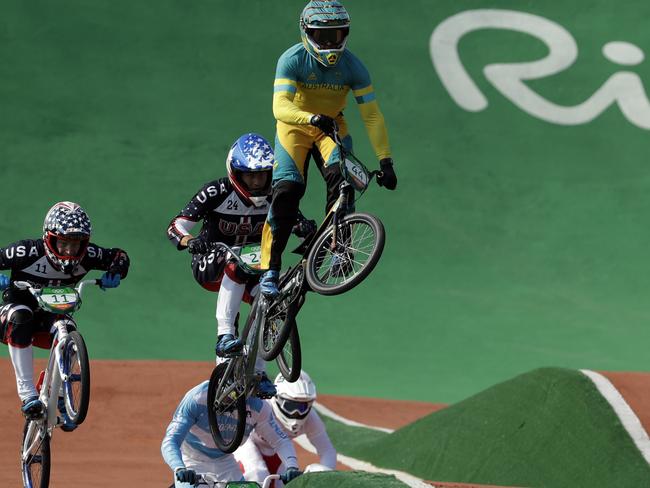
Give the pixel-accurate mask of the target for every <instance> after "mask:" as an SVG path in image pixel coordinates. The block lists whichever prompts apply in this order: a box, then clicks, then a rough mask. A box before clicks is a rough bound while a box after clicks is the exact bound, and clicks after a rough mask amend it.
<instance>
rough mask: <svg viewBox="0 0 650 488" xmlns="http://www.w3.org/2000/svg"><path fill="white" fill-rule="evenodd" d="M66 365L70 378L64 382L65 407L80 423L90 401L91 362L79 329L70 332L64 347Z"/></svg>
mask: <svg viewBox="0 0 650 488" xmlns="http://www.w3.org/2000/svg"><path fill="white" fill-rule="evenodd" d="M63 358H64V367H65V368H66V369H67V371H65V373H67V375H68V380H67V381H64V382H63V394H64V397H65V409H66V413H67V414H68V417H70V420H71V421H72V422H74V423H75V424H77V425H80V424H81V423H82V422H83V421H84V420H85V419H86V414H87V413H88V405H89V403H90V363H89V361H88V351H87V349H86V343H85V342H84V340H83V337H81V334H79V332H77V331H72V332H70V333H69V334H68V337H67V339H66V343H65V347H64V349H63Z"/></svg>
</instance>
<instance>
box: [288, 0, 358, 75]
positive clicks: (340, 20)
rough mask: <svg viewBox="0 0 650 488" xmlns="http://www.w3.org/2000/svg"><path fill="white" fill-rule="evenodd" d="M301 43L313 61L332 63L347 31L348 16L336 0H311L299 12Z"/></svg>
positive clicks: (340, 53)
mask: <svg viewBox="0 0 650 488" xmlns="http://www.w3.org/2000/svg"><path fill="white" fill-rule="evenodd" d="M300 31H301V37H302V44H303V46H305V49H306V50H307V52H308V53H309V54H311V55H312V56H313V57H314V58H315V59H316V61H318V62H319V63H320V64H322V65H323V66H325V67H327V68H331V67H333V66H336V64H337V63H338V62H339V59H341V55H342V54H343V51H344V50H345V43H346V42H347V40H348V34H349V33H350V16H349V15H348V12H347V11H346V10H345V8H344V7H343V5H341V3H340V2H338V1H337V0H311V1H310V2H309V3H308V4H307V5H306V6H305V8H304V9H303V11H302V14H301V15H300Z"/></svg>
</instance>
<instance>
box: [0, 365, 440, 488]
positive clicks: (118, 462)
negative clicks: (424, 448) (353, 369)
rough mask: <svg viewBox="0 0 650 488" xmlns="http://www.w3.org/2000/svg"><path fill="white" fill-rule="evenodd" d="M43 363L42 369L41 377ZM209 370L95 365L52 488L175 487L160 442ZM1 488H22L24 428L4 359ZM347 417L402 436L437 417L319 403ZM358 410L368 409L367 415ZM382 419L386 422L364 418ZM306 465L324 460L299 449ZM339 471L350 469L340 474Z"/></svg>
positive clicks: (388, 406) (351, 403)
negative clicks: (400, 430) (82, 415)
mask: <svg viewBox="0 0 650 488" xmlns="http://www.w3.org/2000/svg"><path fill="white" fill-rule="evenodd" d="M43 367H44V361H36V368H35V369H36V371H40V369H42V368H43ZM211 370H212V365H211V364H210V363H188V362H174V361H166V362H156V361H128V362H127V361H92V362H91V371H92V382H91V397H90V409H89V412H88V417H87V419H86V421H85V422H84V424H83V425H81V426H80V427H79V428H78V429H77V430H76V431H74V432H72V433H65V432H61V431H60V430H58V429H57V430H55V432H54V435H53V438H52V476H51V483H50V486H51V487H52V488H75V487H84V488H93V487H97V488H100V487H101V488H106V487H127V486H129V487H130V486H137V487H139V488H149V487H151V488H161V487H165V486H169V483H170V482H171V471H170V470H169V468H168V467H167V465H166V464H165V463H164V462H163V459H162V457H161V455H160V442H161V441H162V437H163V435H164V433H165V428H166V427H167V424H168V423H169V421H170V420H171V417H172V414H173V412H174V409H175V408H176V405H178V402H179V401H180V400H181V398H182V397H183V395H184V394H185V392H187V390H189V389H190V388H192V387H193V386H195V385H197V384H198V383H200V382H201V381H204V380H205V379H206V378H208V377H209V375H210V372H211ZM0 377H2V378H4V380H3V381H2V382H1V383H0V415H2V419H3V422H2V425H3V427H2V430H1V435H0V473H1V475H0V480H1V481H2V483H0V486H3V487H5V486H7V487H14V486H21V485H22V483H21V480H20V463H19V458H18V453H19V448H20V439H21V434H22V426H23V420H22V415H21V414H20V411H19V401H18V397H17V395H16V385H15V382H14V379H13V378H14V373H13V369H12V367H11V363H10V362H9V360H8V359H0ZM319 401H322V402H323V404H325V405H327V406H328V407H329V408H331V409H333V410H334V411H336V412H337V413H339V414H340V415H344V416H346V415H348V414H349V415H350V418H352V419H354V420H357V421H360V422H364V423H370V424H374V425H378V426H382V427H390V428H395V427H399V426H401V425H405V424H407V423H409V422H410V421H412V420H415V419H417V418H419V417H420V416H422V415H426V414H427V413H429V412H430V411H432V408H435V407H432V406H431V405H429V404H424V403H418V402H414V403H411V402H397V401H386V402H385V401H383V400H371V399H346V398H344V397H334V396H332V397H328V396H327V395H321V396H319ZM359 405H364V407H363V408H360V407H359ZM364 409H365V410H366V411H367V412H373V413H377V412H383V414H382V417H383V420H384V421H387V422H384V421H382V417H375V416H373V417H368V418H365V419H364V417H363V415H361V411H362V410H364ZM297 451H298V455H299V458H300V461H301V464H302V465H306V464H309V463H312V462H317V458H316V457H315V456H314V455H313V454H310V453H308V452H306V451H304V450H302V449H300V448H299V447H297ZM340 469H349V468H346V467H345V466H340Z"/></svg>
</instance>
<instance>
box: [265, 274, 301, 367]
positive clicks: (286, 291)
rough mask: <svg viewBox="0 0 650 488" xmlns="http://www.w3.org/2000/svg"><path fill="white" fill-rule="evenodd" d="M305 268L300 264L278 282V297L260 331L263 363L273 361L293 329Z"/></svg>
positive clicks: (267, 313) (271, 305) (269, 309)
mask: <svg viewBox="0 0 650 488" xmlns="http://www.w3.org/2000/svg"><path fill="white" fill-rule="evenodd" d="M304 280H305V268H304V266H302V264H298V266H297V267H296V268H295V269H293V270H292V271H291V272H290V273H289V274H288V275H287V276H286V277H285V278H284V279H281V280H280V285H279V289H280V296H279V298H276V299H274V300H273V301H272V302H271V304H270V306H269V308H268V310H267V312H266V317H265V319H264V322H263V323H262V330H261V331H260V342H259V355H260V356H261V357H262V359H264V360H265V361H273V360H274V359H275V358H277V357H278V354H280V352H281V351H282V349H283V348H284V346H285V344H286V342H287V339H289V334H290V333H291V330H292V329H295V327H296V326H295V323H296V321H295V318H296V315H297V314H298V310H300V306H301V304H302V300H301V296H300V295H301V294H302V293H303V291H302V285H303V282H304Z"/></svg>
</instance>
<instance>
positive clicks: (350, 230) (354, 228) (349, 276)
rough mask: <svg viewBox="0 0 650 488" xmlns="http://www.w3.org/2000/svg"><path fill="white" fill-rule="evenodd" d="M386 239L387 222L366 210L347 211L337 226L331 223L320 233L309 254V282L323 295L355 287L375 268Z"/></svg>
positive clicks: (307, 275) (335, 293) (336, 293)
mask: <svg viewBox="0 0 650 488" xmlns="http://www.w3.org/2000/svg"><path fill="white" fill-rule="evenodd" d="M335 230H336V232H335ZM385 239H386V232H385V230H384V226H383V224H382V223H381V221H380V220H379V219H378V218H377V217H375V216H373V215H370V214H366V213H353V214H350V215H346V216H345V217H343V218H342V219H341V220H340V221H339V222H338V223H337V228H336V229H334V225H330V226H329V227H328V228H327V229H326V230H325V232H323V233H322V234H321V235H320V236H318V239H317V240H316V242H315V243H314V245H313V247H312V249H311V251H310V252H309V255H308V256H307V266H306V278H307V283H308V284H309V286H310V287H311V289H312V290H314V291H315V292H317V293H320V294H321V295H338V294H340V293H345V292H346V291H349V290H351V289H352V288H354V287H355V286H357V285H358V284H359V283H361V282H362V281H363V280H364V279H365V278H366V277H367V276H368V275H369V274H370V272H371V271H372V270H373V268H374V267H375V265H376V264H377V262H378V261H379V258H380V257H381V253H382V252H383V250H384V242H385Z"/></svg>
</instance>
